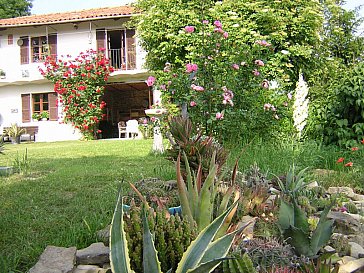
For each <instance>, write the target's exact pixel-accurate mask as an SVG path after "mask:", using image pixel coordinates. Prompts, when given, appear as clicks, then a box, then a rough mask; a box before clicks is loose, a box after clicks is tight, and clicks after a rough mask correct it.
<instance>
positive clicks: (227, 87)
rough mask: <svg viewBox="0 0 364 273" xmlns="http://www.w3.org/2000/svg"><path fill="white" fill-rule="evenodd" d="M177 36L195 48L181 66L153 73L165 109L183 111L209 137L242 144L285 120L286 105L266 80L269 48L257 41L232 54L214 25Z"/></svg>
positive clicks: (220, 25) (220, 29)
mask: <svg viewBox="0 0 364 273" xmlns="http://www.w3.org/2000/svg"><path fill="white" fill-rule="evenodd" d="M181 32H184V33H185V34H184V35H187V36H188V38H189V39H190V40H191V41H192V43H194V44H195V45H196V46H194V47H191V52H190V54H189V55H188V61H187V63H185V64H184V66H182V67H177V65H172V64H169V63H167V64H166V65H165V67H164V69H163V71H161V72H159V73H157V81H156V88H158V89H160V90H161V91H162V93H163V99H164V103H165V102H171V103H175V104H177V105H179V106H181V107H182V106H184V107H185V108H187V109H188V115H189V116H190V117H191V119H192V120H193V122H194V123H196V124H198V126H199V127H200V128H201V130H203V131H204V133H206V134H208V135H211V134H213V135H219V136H220V137H221V138H223V137H225V138H229V137H231V136H232V135H234V137H235V138H243V137H246V136H247V134H249V133H252V134H254V133H257V132H259V134H261V135H264V134H267V133H271V132H274V130H272V128H274V127H275V126H277V127H278V125H279V124H280V122H281V120H282V117H285V115H286V112H287V110H288V107H287V106H288V99H287V97H286V96H282V94H279V93H278V92H277V90H275V89H271V88H270V82H269V81H268V80H267V79H266V78H265V76H264V75H266V74H267V72H269V67H267V65H266V63H267V62H269V57H270V55H271V54H272V46H271V45H270V43H268V42H267V41H264V40H257V41H256V42H255V43H252V44H246V45H245V47H239V48H236V47H234V40H232V39H229V34H228V32H227V31H225V30H224V28H223V23H222V22H220V21H218V20H216V21H214V22H208V21H207V20H204V21H203V22H202V23H200V24H197V25H196V26H186V27H185V28H184V29H183V30H181ZM199 45H200V46H199ZM268 104H269V105H270V106H271V107H269V109H267V108H266V107H265V105H268Z"/></svg>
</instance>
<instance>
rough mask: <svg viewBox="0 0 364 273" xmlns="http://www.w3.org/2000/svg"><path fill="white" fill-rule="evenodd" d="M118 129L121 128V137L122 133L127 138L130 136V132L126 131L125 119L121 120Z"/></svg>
mask: <svg viewBox="0 0 364 273" xmlns="http://www.w3.org/2000/svg"><path fill="white" fill-rule="evenodd" d="M118 129H119V138H121V135H122V134H123V135H124V137H125V138H127V137H128V134H127V132H126V125H125V122H124V121H120V122H119V123H118Z"/></svg>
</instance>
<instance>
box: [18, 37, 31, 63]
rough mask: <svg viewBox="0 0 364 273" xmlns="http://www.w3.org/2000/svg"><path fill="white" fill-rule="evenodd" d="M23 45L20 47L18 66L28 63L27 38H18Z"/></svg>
mask: <svg viewBox="0 0 364 273" xmlns="http://www.w3.org/2000/svg"><path fill="white" fill-rule="evenodd" d="M20 39H21V40H23V44H22V45H21V46H20V64H28V63H29V37H20Z"/></svg>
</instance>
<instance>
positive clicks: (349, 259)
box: [338, 256, 356, 264]
mask: <svg viewBox="0 0 364 273" xmlns="http://www.w3.org/2000/svg"><path fill="white" fill-rule="evenodd" d="M355 260H356V259H355V258H353V257H351V256H344V257H342V258H341V260H340V261H339V262H338V263H339V264H347V263H348V262H351V261H355Z"/></svg>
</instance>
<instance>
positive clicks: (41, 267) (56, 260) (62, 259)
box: [28, 246, 76, 273]
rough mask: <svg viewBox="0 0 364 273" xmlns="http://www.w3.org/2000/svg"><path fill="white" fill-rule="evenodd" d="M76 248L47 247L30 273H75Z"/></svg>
mask: <svg viewBox="0 0 364 273" xmlns="http://www.w3.org/2000/svg"><path fill="white" fill-rule="evenodd" d="M75 262H76V248H75V247H70V248H64V247H55V246H47V247H46V249H45V250H44V251H43V253H42V255H40V258H39V261H38V262H37V263H36V264H35V266H33V267H32V268H31V269H30V270H29V271H28V273H73V269H74V265H75Z"/></svg>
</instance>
